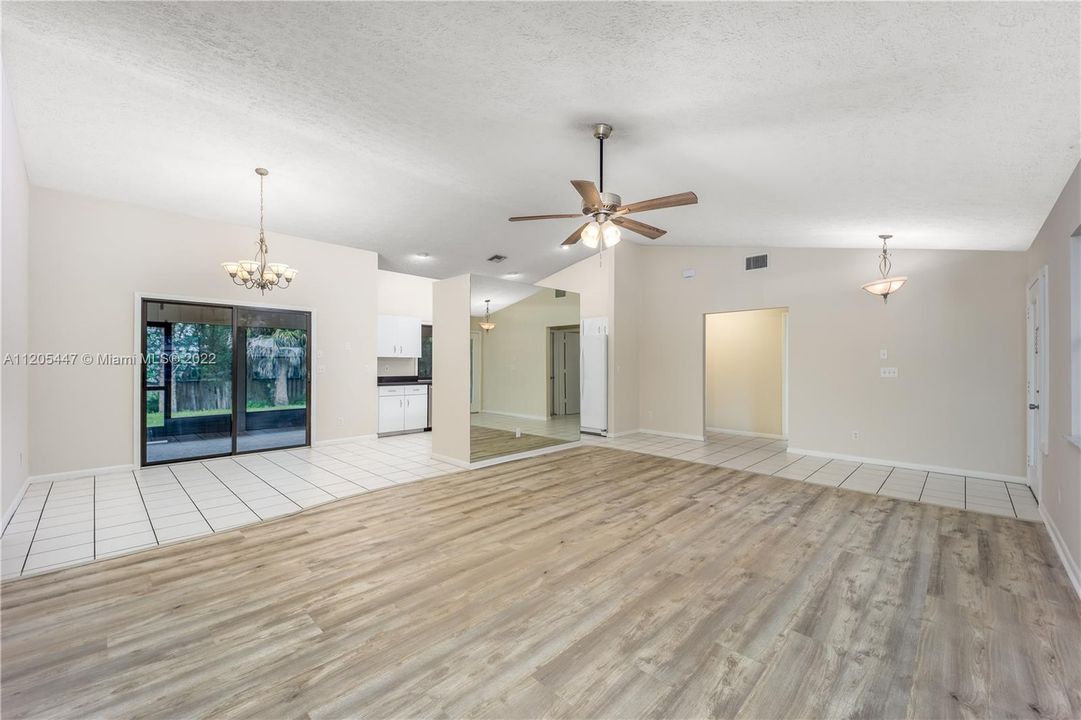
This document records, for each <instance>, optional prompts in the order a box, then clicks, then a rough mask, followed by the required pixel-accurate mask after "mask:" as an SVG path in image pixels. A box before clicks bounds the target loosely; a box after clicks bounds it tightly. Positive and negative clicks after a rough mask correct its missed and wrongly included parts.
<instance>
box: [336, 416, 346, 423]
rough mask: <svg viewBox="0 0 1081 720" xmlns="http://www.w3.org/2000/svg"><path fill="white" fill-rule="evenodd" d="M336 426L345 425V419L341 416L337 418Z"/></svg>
mask: <svg viewBox="0 0 1081 720" xmlns="http://www.w3.org/2000/svg"><path fill="white" fill-rule="evenodd" d="M338 424H339V425H345V418H344V417H342V416H341V415H339V416H338Z"/></svg>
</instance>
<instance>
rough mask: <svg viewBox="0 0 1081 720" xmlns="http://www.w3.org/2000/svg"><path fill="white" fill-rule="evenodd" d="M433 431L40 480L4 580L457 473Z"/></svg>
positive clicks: (1015, 493)
mask: <svg viewBox="0 0 1081 720" xmlns="http://www.w3.org/2000/svg"><path fill="white" fill-rule="evenodd" d="M431 437H432V436H431V433H418V434H413V435H399V436H393V437H385V438H379V439H371V440H361V441H353V442H348V443H342V444H338V445H327V446H321V447H314V448H301V449H293V450H278V451H271V452H265V453H259V454H252V455H240V456H237V457H232V458H223V459H217V460H205V461H202V462H187V463H179V464H176V465H169V466H158V467H152V468H145V469H142V470H137V471H135V472H125V473H114V474H109V475H97V476H94V477H85V478H78V479H74V480H58V481H54V482H42V483H34V484H32V485H31V486H30V487H29V488H28V489H27V491H26V494H25V495H24V496H23V499H22V502H21V503H20V504H19V506H18V508H16V510H15V513H14V514H13V515H12V517H11V519H10V520H9V522H8V525H7V527H5V528H4V532H3V536H2V537H0V551H2V552H0V577H4V578H8V577H15V576H19V575H33V574H36V573H39V572H44V571H47V570H54V569H57V568H61V567H66V566H69V565H78V564H81V563H86V562H90V561H92V560H95V559H101V558H106V557H111V556H115V555H123V554H126V553H130V552H133V551H136V550H140V549H143V548H148V547H153V546H155V545H163V544H166V543H170V542H176V541H179V540H185V539H188V538H193V537H199V536H200V535H209V534H210V533H213V532H221V531H224V530H229V529H231V528H235V527H239V526H241V525H247V524H250V523H255V522H260V521H262V520H267V519H270V518H274V517H278V516H281V515H287V514H289V513H293V512H297V511H299V510H300V509H302V508H306V507H311V506H312V505H318V504H320V503H324V502H329V501H332V500H335V499H337V498H342V497H347V496H350V495H357V494H360V493H364V492H367V491H369V490H374V489H376V488H380V487H387V486H390V485H398V484H401V483H407V482H412V481H414V480H419V479H421V478H427V477H434V476H436V475H443V474H445V473H448V472H453V471H455V470H457V468H455V467H454V466H452V465H448V464H446V463H442V462H438V461H435V460H432V458H431V447H432V443H431ZM582 439H583V441H584V442H586V443H589V444H595V445H602V446H606V447H613V448H620V449H624V450H632V451H635V452H641V453H648V454H651V455H659V456H662V457H672V458H679V459H681V460H688V461H691V462H698V463H705V464H709V465H717V466H720V467H728V468H735V469H739V470H748V471H750V472H755V473H761V474H764V475H774V476H776V477H782V478H787V479H789V480H798V481H804V482H812V483H818V484H820V485H831V486H834V487H840V488H844V489H850V490H858V491H861V492H870V493H877V494H879V495H886V496H889V497H895V498H901V499H904V500H913V501H916V502H926V503H934V504H936V505H946V506H949V507H955V508H962V509H968V510H973V511H977V512H984V513H992V514H995V515H1003V516H1007V517H1018V518H1021V519H1022V520H1039V519H1040V516H1039V511H1038V510H1037V507H1036V501H1035V499H1034V498H1033V496H1032V493H1031V492H1030V491H1029V489H1028V488H1027V487H1026V486H1024V485H1018V484H1014V483H1004V482H1000V481H997V480H987V479H982V478H975V477H963V476H960V475H942V474H939V473H926V472H918V471H915V470H905V469H903V468H894V467H886V466H880V465H869V464H860V463H855V462H846V461H842V460H831V459H829V458H818V457H811V456H802V455H795V454H792V453H789V452H787V446H786V443H785V442H784V441H781V440H769V439H764V438H748V437H744V436H736V435H725V434H717V433H714V434H710V435H709V436H708V437H707V439H706V440H705V441H695V440H681V439H674V438H668V437H661V436H658V435H651V434H646V433H637V434H634V435H628V436H624V437H620V438H614V439H613V438H599V437H595V436H591V435H583V436H582Z"/></svg>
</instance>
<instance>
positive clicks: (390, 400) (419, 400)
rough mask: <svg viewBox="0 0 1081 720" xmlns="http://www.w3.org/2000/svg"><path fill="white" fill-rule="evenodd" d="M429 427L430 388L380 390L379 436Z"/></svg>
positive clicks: (407, 386)
mask: <svg viewBox="0 0 1081 720" xmlns="http://www.w3.org/2000/svg"><path fill="white" fill-rule="evenodd" d="M427 426H428V386H427V385H390V386H381V387H380V388H379V424H378V429H379V434H381V435H382V434H383V433H395V432H404V431H406V430H423V429H424V428H426V427H427Z"/></svg>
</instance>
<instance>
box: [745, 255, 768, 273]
mask: <svg viewBox="0 0 1081 720" xmlns="http://www.w3.org/2000/svg"><path fill="white" fill-rule="evenodd" d="M767 265H769V255H751V256H750V257H748V258H747V267H746V269H747V270H761V269H762V268H764V267H766V266H767Z"/></svg>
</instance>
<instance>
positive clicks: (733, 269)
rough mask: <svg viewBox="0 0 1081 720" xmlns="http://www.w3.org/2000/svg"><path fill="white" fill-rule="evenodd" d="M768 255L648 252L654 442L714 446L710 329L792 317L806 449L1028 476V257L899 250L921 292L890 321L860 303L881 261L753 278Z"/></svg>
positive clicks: (644, 344)
mask: <svg viewBox="0 0 1081 720" xmlns="http://www.w3.org/2000/svg"><path fill="white" fill-rule="evenodd" d="M757 252H760V251H759V250H754V251H752V250H748V249H742V248H657V247H642V248H640V254H641V259H640V267H639V273H638V275H637V280H636V281H634V282H635V284H636V286H637V288H638V292H637V294H638V305H637V312H638V317H639V323H638V332H639V333H640V336H641V343H640V345H639V353H640V358H639V362H640V365H641V367H640V378H641V380H640V392H641V396H640V419H641V426H642V427H643V428H650V429H657V430H662V431H667V432H673V433H681V434H687V435H699V434H701V433H702V429H703V424H704V423H703V420H704V418H703V404H702V398H703V393H704V388H703V356H704V352H703V332H702V325H703V315H704V314H705V313H712V312H723V311H731V310H746V309H754V308H764V307H788V308H789V328H788V340H789V344H788V353H789V362H788V367H789V376H788V380H789V436H790V444H791V446H792V447H793V448H799V449H804V450H813V451H819V452H828V453H835V454H844V455H853V456H859V457H867V458H878V459H884V460H895V461H898V462H905V463H917V464H924V465H934V466H940V467H950V468H958V469H965V470H972V471H980V472H990V473H999V474H1006V475H1011V476H1023V475H1024V437H1025V413H1024V409H1023V407H1024V406H1023V403H1024V398H1025V388H1024V288H1025V281H1026V275H1027V271H1026V263H1025V257H1024V254H1022V253H1000V252H963V251H900V250H899V251H897V252H895V253H894V269H895V271H896V272H898V273H904V274H906V275H908V276H909V278H910V279H909V284H908V285H907V286H906V287H905V288H904V289H903V290H901V291H900V292H899V293H897V294H896V295H895V296H893V297H891V298H890V301H889V304H888V305H884V304H883V303H882V301H881V300H879V299H878V298H875V297H871V296H869V295H867V294H866V293H864V292H863V291H861V290H860V285H861V284H862V283H864V282H866V281H867V280H869V279H871V278H873V277H874V276H875V275H876V273H877V258H876V253H875V251H874V250H818V249H813V250H812V249H807V250H792V249H783V250H778V249H773V250H771V251H770V258H769V263H770V266H769V268H767V269H765V270H757V271H750V272H748V271H745V270H744V269H743V268H744V257H745V256H747V255H750V254H754V253H757ZM689 268H693V269H695V270H696V271H697V276H696V277H694V278H692V279H683V278H682V277H681V271H682V270H684V269H689ZM621 311H622V308H621V307H620V306H619V305H618V303H617V306H616V308H615V312H616V315H617V316H619V314H620V313H621ZM880 349H886V350H887V352H888V354H889V357H888V359H887V360H880V359H879V350H880ZM880 366H890V367H897V368H899V371H900V377H898V378H896V379H882V378H880V377H879V367H880ZM853 431H858V432H859V433H860V439H859V440H854V439H853V438H852V436H851V433H852V432H853Z"/></svg>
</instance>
